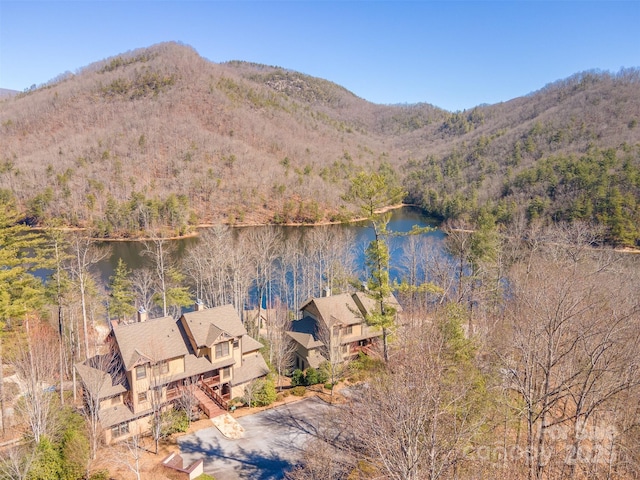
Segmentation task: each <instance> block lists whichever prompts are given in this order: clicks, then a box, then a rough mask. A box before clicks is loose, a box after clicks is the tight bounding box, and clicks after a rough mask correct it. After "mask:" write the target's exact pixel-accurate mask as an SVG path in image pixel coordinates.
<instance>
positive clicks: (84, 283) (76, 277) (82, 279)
mask: <svg viewBox="0 0 640 480" xmlns="http://www.w3.org/2000/svg"><path fill="white" fill-rule="evenodd" d="M71 248H72V251H73V255H72V256H73V258H72V259H71V260H70V261H69V262H68V269H69V273H70V276H71V281H72V282H73V283H75V285H76V287H77V288H78V291H79V293H80V304H81V306H82V327H83V335H84V337H83V338H84V358H85V359H87V358H89V356H90V351H89V325H88V313H87V296H88V291H89V289H90V288H91V285H92V282H93V277H92V274H91V267H92V266H94V265H95V264H96V263H98V262H99V261H100V260H102V259H103V258H105V257H106V255H107V252H106V250H100V249H98V248H97V247H96V245H95V242H94V241H93V240H92V239H91V238H89V237H85V236H81V235H79V234H76V235H74V236H73V237H72V239H71Z"/></svg>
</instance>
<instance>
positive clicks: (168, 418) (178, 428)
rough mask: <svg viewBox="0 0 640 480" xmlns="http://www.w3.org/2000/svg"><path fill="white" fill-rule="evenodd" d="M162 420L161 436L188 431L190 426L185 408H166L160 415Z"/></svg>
mask: <svg viewBox="0 0 640 480" xmlns="http://www.w3.org/2000/svg"><path fill="white" fill-rule="evenodd" d="M160 421H161V422H162V430H161V434H160V435H161V436H162V437H168V436H169V435H171V434H173V433H178V432H186V431H187V429H188V428H189V416H188V415H187V412H185V411H184V410H176V409H172V410H166V411H164V412H162V414H161V416H160Z"/></svg>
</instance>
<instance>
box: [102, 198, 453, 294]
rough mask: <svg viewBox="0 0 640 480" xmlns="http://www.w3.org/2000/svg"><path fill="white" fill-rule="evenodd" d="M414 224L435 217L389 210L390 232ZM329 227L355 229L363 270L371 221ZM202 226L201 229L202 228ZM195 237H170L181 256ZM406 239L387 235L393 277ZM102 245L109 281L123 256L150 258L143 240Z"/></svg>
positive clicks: (436, 233)
mask: <svg viewBox="0 0 640 480" xmlns="http://www.w3.org/2000/svg"><path fill="white" fill-rule="evenodd" d="M414 225H417V226H418V227H427V226H431V227H437V225H438V221H437V220H435V219H434V218H431V217H428V216H426V215H425V214H424V212H423V211H422V210H421V209H419V208H416V207H403V208H399V209H396V210H394V211H393V212H392V215H391V220H390V222H389V225H388V229H389V230H390V231H392V232H403V233H404V232H408V231H410V230H411V229H412V228H413V226H414ZM238 228H239V229H240V228H242V229H248V228H264V227H238ZM277 228H281V229H282V231H283V234H284V235H285V236H287V235H288V234H290V232H293V231H302V232H305V231H309V230H311V229H313V228H317V227H308V226H304V227H284V226H283V227H277ZM329 228H335V229H343V228H346V229H350V230H352V231H353V232H354V233H355V244H356V245H355V251H356V259H355V260H356V267H357V269H358V270H364V251H365V249H366V247H367V245H368V244H369V243H370V242H371V241H372V240H373V239H374V232H373V229H372V228H371V223H370V222H357V223H350V224H338V225H331V226H330V227H329ZM204 230H205V229H202V230H201V232H202V231H204ZM424 235H426V236H427V237H428V238H430V239H432V240H433V241H435V242H436V244H441V242H442V240H443V239H444V236H445V234H444V233H443V232H442V231H441V230H438V229H435V230H433V231H430V232H428V233H426V234H424ZM198 241H199V239H198V237H189V238H183V239H179V240H171V242H173V243H174V244H175V245H176V247H177V248H176V252H177V255H178V257H181V256H182V255H184V254H185V252H187V251H188V249H189V248H190V247H191V246H193V245H195V244H197V242H198ZM406 242H407V237H394V238H391V239H390V242H389V246H390V253H391V269H392V271H391V276H392V278H398V277H399V276H400V271H399V265H400V259H401V258H402V254H403V246H404V244H405V243H406ZM102 245H103V246H104V247H105V248H108V249H109V251H110V253H109V254H108V256H107V257H106V258H105V259H104V260H102V261H101V262H99V263H98V264H97V265H96V268H97V271H96V273H98V275H99V277H100V279H101V280H102V281H104V282H105V283H108V282H109V277H110V276H112V275H113V272H114V270H115V268H116V265H117V264H118V260H119V259H120V258H121V259H123V260H124V261H125V262H126V264H127V266H128V267H129V269H130V270H135V269H138V268H142V267H144V266H145V265H149V258H147V257H144V256H142V255H141V253H142V251H143V250H144V249H145V246H144V243H143V242H139V241H131V242H103V244H102Z"/></svg>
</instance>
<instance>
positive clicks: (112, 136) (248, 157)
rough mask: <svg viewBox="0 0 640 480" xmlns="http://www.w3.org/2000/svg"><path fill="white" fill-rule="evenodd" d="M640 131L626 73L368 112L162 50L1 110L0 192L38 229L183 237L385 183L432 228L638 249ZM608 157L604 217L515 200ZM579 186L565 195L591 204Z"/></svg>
mask: <svg viewBox="0 0 640 480" xmlns="http://www.w3.org/2000/svg"><path fill="white" fill-rule="evenodd" d="M639 119H640V72H639V71H638V70H637V69H628V70H623V71H621V72H619V73H617V74H611V73H603V72H586V73H581V74H576V75H575V76H573V77H571V78H568V79H566V80H560V81H557V82H555V83H552V84H550V85H548V86H546V87H544V88H542V89H541V90H539V91H537V92H533V93H531V94H529V95H527V96H525V97H521V98H517V99H513V100H511V101H508V102H504V103H501V104H497V105H482V106H478V107H476V108H474V109H471V110H468V111H463V112H447V111H444V110H442V109H439V108H437V107H434V106H432V105H429V104H426V103H425V104H416V105H375V104H371V103H369V102H367V101H365V100H363V99H361V98H358V97H357V96H355V95H353V94H352V93H351V92H349V91H347V90H345V89H344V88H342V87H340V86H338V85H336V84H334V83H331V82H330V81H327V80H324V79H319V78H314V77H310V76H308V75H304V74H302V73H298V72H293V71H289V70H286V69H284V68H280V67H270V66H265V65H256V64H251V63H247V62H241V61H237V62H228V63H224V64H215V63H212V62H209V61H207V60H205V59H203V58H201V57H200V56H199V55H198V54H197V53H196V52H195V51H194V50H193V49H191V48H190V47H187V46H184V45H178V44H174V43H166V44H159V45H155V46H153V47H150V48H147V49H141V50H136V51H132V52H127V53H124V54H122V55H118V56H115V57H112V58H109V59H106V60H102V61H99V62H97V63H95V64H92V65H89V66H87V67H85V68H83V69H82V70H80V71H79V72H78V73H77V74H76V75H71V74H69V75H63V76H61V77H60V78H58V79H56V80H55V81H52V82H50V84H47V85H44V86H41V87H39V88H36V89H33V90H30V91H28V92H24V93H21V94H19V95H17V96H13V97H9V98H4V99H2V100H0V131H1V135H0V188H2V189H3V190H5V191H7V193H8V194H10V195H11V196H13V197H14V198H15V200H16V204H17V206H18V208H19V209H20V211H21V212H22V213H23V215H24V217H25V218H26V219H28V220H29V221H30V222H31V223H33V224H43V223H46V222H48V221H50V220H51V219H59V220H62V221H63V222H64V223H66V224H68V225H71V226H83V227H89V228H92V229H94V230H95V232H96V234H97V235H102V236H123V235H125V236H130V235H137V234H139V233H140V232H141V231H143V230H145V229H148V228H149V227H158V226H163V227H165V228H168V229H169V230H170V231H171V232H173V233H176V234H182V233H185V232H186V231H188V230H189V229H190V228H192V226H193V225H195V224H198V223H229V224H234V223H255V222H258V223H269V222H272V223H282V222H299V223H300V222H302V223H315V222H320V221H324V220H342V219H345V218H349V216H350V215H352V214H353V212H351V211H350V209H351V207H350V206H349V205H348V203H346V202H344V201H343V196H344V194H345V193H346V191H347V188H348V185H349V182H350V179H351V178H353V177H354V175H356V174H357V173H358V172H359V171H363V170H365V171H375V170H378V169H380V168H383V169H385V170H389V169H391V170H393V171H394V172H395V174H396V175H397V176H398V177H399V178H400V179H402V180H403V181H404V184H405V188H406V189H407V191H408V193H409V195H408V197H407V199H406V201H408V202H413V203H418V204H420V205H422V206H424V207H425V208H426V209H427V210H429V211H431V213H434V214H438V215H441V216H443V217H447V218H466V217H468V219H471V220H473V217H474V216H475V215H477V213H478V212H479V211H480V209H482V208H483V207H488V208H489V209H490V210H492V211H494V213H495V214H496V215H497V216H498V217H499V220H500V221H501V222H509V221H512V220H517V219H524V220H527V219H528V220H531V219H532V218H533V217H534V216H536V215H537V218H539V219H540V220H541V221H552V220H554V219H556V218H558V212H560V211H561V212H565V213H563V215H562V218H569V219H571V218H581V219H591V220H593V221H596V222H599V223H602V224H603V225H605V226H606V227H607V228H608V229H609V237H610V239H611V240H613V241H614V242H616V243H622V244H633V243H637V242H638V235H637V233H634V231H633V230H634V229H633V228H631V227H628V225H631V224H637V223H638V222H637V215H638V213H637V208H636V207H635V205H637V203H638V194H637V185H636V186H635V187H634V183H633V182H634V181H633V180H632V179H631V177H632V176H633V175H631V176H630V175H627V174H624V175H622V174H621V172H628V171H635V170H636V169H637V168H638V162H639V160H638V153H637V150H638V145H639V144H640V126H638V121H639ZM612 151H613V152H614V154H613V155H614V156H615V159H616V160H615V161H614V164H615V165H613V166H612V167H611V169H610V171H609V170H607V175H613V176H615V177H616V178H615V179H614V180H605V179H603V180H602V182H604V183H603V184H602V185H599V187H598V188H599V189H600V191H599V193H598V194H597V196H598V198H603V197H607V198H610V200H609V201H610V202H612V205H610V206H608V207H604V206H603V205H602V202H600V203H599V204H598V205H593V206H592V207H591V210H589V209H588V208H587V210H585V211H584V212H582V213H580V215H577V214H576V213H575V212H574V213H571V214H570V213H566V212H568V211H569V210H572V209H573V210H575V208H578V207H576V206H572V205H573V204H570V205H565V204H564V203H563V202H565V201H566V202H573V201H574V200H575V199H573V198H572V197H571V195H568V194H567V193H566V192H565V191H564V190H562V189H561V191H559V192H553V195H551V193H550V190H549V188H546V187H545V186H542V185H538V186H537V187H536V188H535V189H534V188H532V187H533V185H529V186H528V187H527V188H526V189H525V188H523V185H522V182H523V180H522V178H523V177H522V175H524V176H527V175H531V174H530V173H527V172H533V171H537V169H538V168H542V167H539V166H542V165H546V164H547V163H548V162H551V163H555V162H557V161H559V160H554V159H560V158H572V159H574V160H573V161H574V162H577V163H580V162H582V161H583V160H582V159H584V161H585V162H589V161H591V160H588V159H592V158H593V156H594V155H596V156H598V155H605V156H610V155H611V153H610V152H612ZM596 152H597V153H596ZM605 152H609V153H605ZM625 165H627V166H626V167H625ZM557 175H558V174H557ZM560 176H562V174H560ZM565 180H566V181H567V182H570V181H571V180H570V179H565ZM559 181H560V179H559ZM529 183H531V182H529ZM534 183H537V182H534ZM613 186H615V187H617V191H618V192H619V194H620V195H621V198H622V200H621V202H622V203H621V208H620V214H616V213H612V209H613V210H615V209H616V208H617V207H616V206H615V205H614V204H615V203H616V202H617V200H616V199H615V197H616V195H618V193H616V191H605V190H607V189H608V188H610V187H613ZM591 187H594V186H593V185H591V184H590V186H589V188H588V189H586V190H584V189H583V190H580V191H577V190H576V188H577V186H576V185H575V183H574V184H573V185H572V187H571V189H572V192H573V194H575V195H577V196H580V195H582V196H586V197H593V195H592V191H591V190H589V189H590V188H591ZM580 188H583V187H582V186H581V187H580ZM585 188H586V187H585ZM594 188H595V187H594ZM538 202H542V206H541V207H540V208H538V207H535V205H534V206H533V207H532V206H531V205H532V204H537V203H538ZM585 208H586V207H585ZM607 209H608V210H607ZM534 210H535V212H534ZM605 210H607V211H608V212H609V213H606V212H605ZM536 212H537V213H536ZM590 212H591V213H590ZM605 213H606V214H605ZM576 215H577V216H576ZM614 217H620V218H622V219H623V220H620V221H618V220H615V221H614V220H612V218H614ZM540 220H539V221H540ZM612 222H613V223H616V226H614V225H613V223H612ZM622 224H625V225H627V226H626V227H625V226H621V225H622Z"/></svg>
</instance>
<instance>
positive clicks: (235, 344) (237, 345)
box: [233, 338, 240, 349]
mask: <svg viewBox="0 0 640 480" xmlns="http://www.w3.org/2000/svg"><path fill="white" fill-rule="evenodd" d="M238 347H240V340H238V339H237V338H236V339H235V340H234V341H233V348H234V349H236V348H238Z"/></svg>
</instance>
